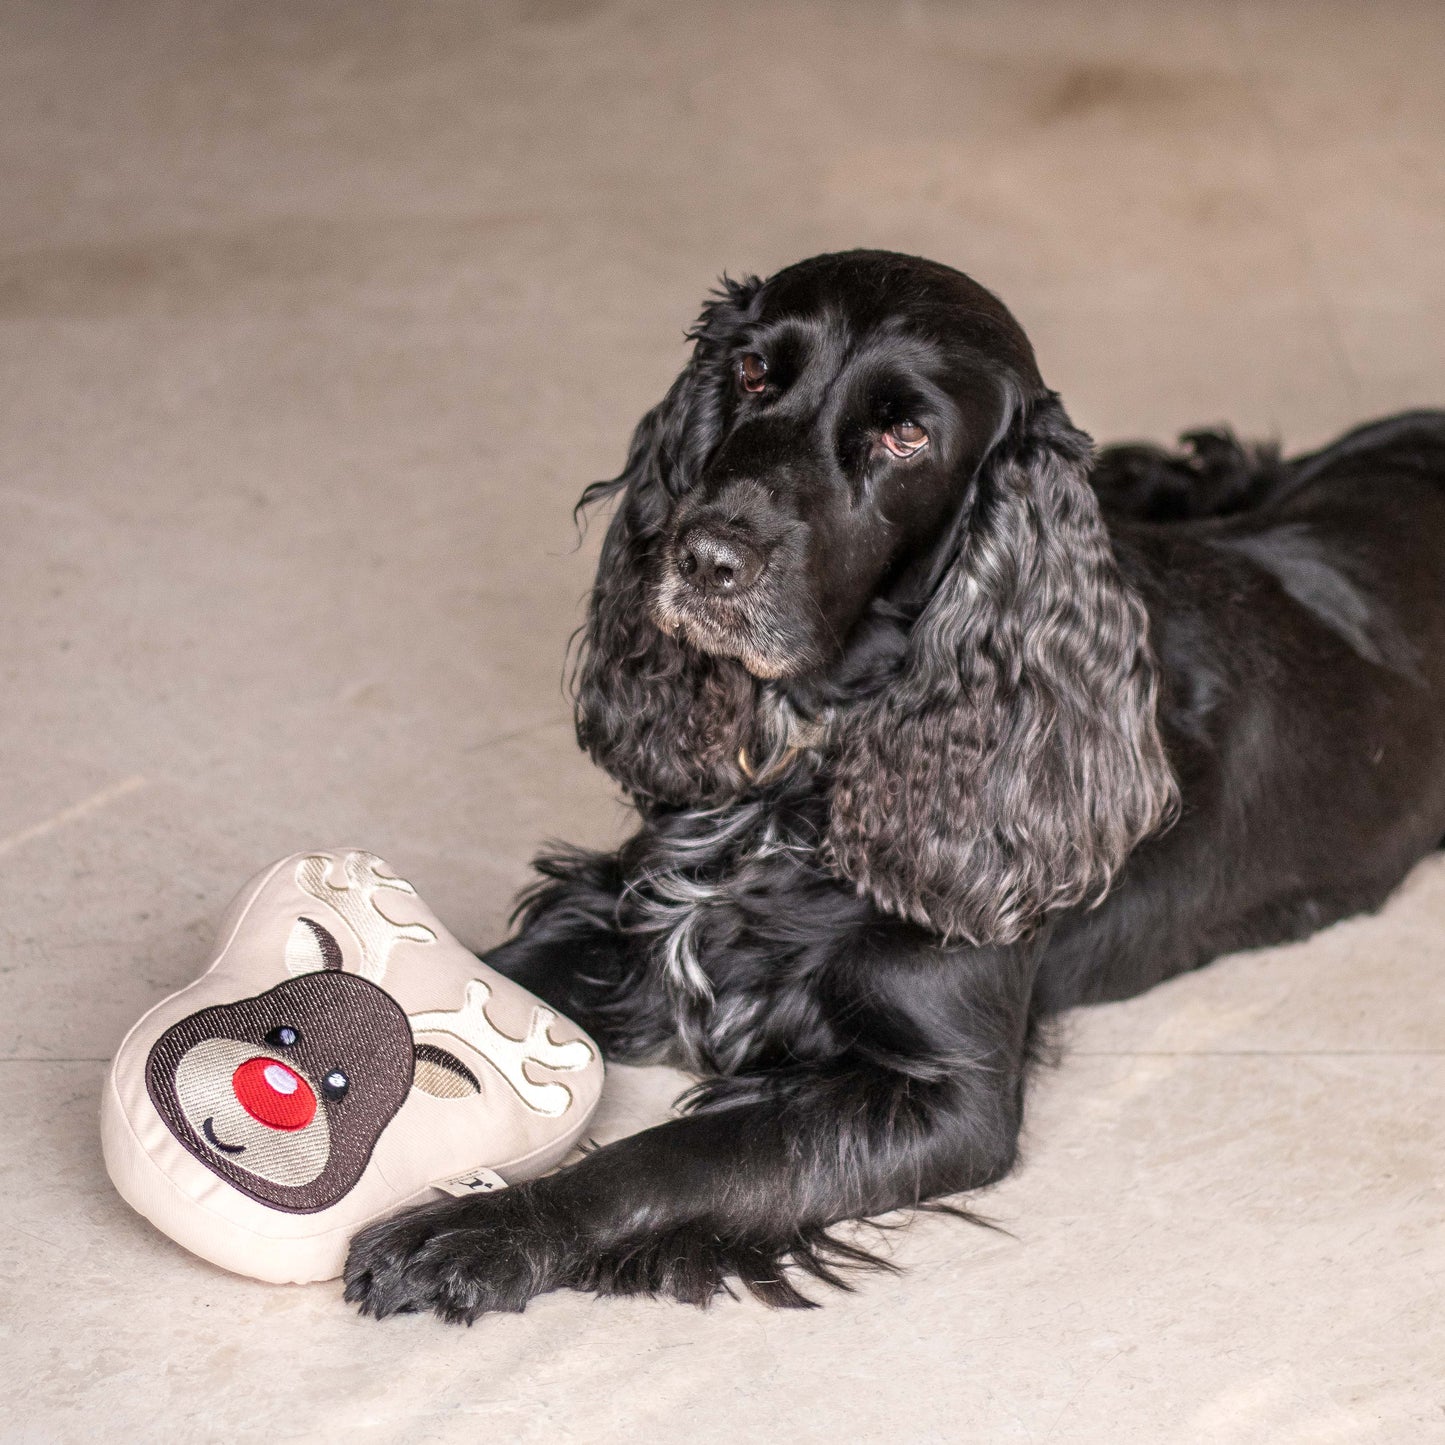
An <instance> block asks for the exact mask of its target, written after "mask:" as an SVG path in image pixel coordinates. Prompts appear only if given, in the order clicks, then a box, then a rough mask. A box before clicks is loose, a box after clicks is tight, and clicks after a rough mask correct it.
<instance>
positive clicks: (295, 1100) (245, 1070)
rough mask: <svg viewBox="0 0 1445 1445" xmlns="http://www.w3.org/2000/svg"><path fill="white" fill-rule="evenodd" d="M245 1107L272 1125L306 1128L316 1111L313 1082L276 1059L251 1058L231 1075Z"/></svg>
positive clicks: (248, 1111) (277, 1127)
mask: <svg viewBox="0 0 1445 1445" xmlns="http://www.w3.org/2000/svg"><path fill="white" fill-rule="evenodd" d="M231 1087H232V1088H233V1089H234V1090H235V1091H236V1097H237V1098H238V1099H239V1100H240V1101H241V1107H242V1108H243V1109H244V1110H245V1111H246V1112H247V1113H248V1114H249V1115H250V1116H251V1117H252V1118H253V1119H259V1120H260V1121H261V1123H263V1124H265V1125H267V1126H268V1127H270V1128H272V1129H304V1128H305V1127H306V1126H307V1125H308V1124H309V1123H310V1122H311V1120H312V1118H313V1116H314V1115H315V1113H316V1095H315V1094H313V1093H312V1092H311V1085H310V1084H308V1083H307V1082H306V1080H305V1079H303V1078H302V1077H301V1075H300V1074H298V1073H297V1072H296V1070H295V1069H288V1068H287V1067H286V1065H285V1064H281V1063H277V1061H276V1060H275V1059H265V1058H261V1059H247V1060H246V1062H245V1063H244V1064H242V1065H241V1067H240V1068H239V1069H237V1070H236V1072H235V1073H234V1074H232V1075H231Z"/></svg>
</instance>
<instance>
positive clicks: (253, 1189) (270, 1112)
mask: <svg viewBox="0 0 1445 1445" xmlns="http://www.w3.org/2000/svg"><path fill="white" fill-rule="evenodd" d="M313 927H319V925H313ZM322 931H323V932H324V930H322ZM327 936H328V938H329V937H330V935H329V934H328V935H327ZM337 956H338V957H339V950H337ZM444 1052H445V1051H444V1050H431V1049H430V1048H428V1050H427V1053H426V1055H425V1056H424V1057H423V1058H422V1059H418V1057H417V1052H416V1050H415V1049H414V1047H413V1039H412V1032H411V1025H410V1024H409V1023H408V1021H407V1017H406V1015H405V1014H404V1013H403V1012H402V1010H401V1008H400V1006H399V1005H398V1004H397V1003H396V1001H395V1000H394V999H393V998H392V997H391V996H390V994H387V993H385V992H384V991H383V990H382V989H380V988H378V987H377V986H376V985H375V984H373V983H370V982H368V981H367V980H366V979H364V978H359V977H358V976H357V975H355V974H350V973H343V972H341V971H340V970H339V969H337V968H334V967H328V968H326V969H324V970H320V971H317V972H314V973H306V974H302V975H301V976H300V977H299V978H293V979H288V980H287V981H286V982H285V983H280V984H277V985H276V987H275V988H272V989H269V990H267V991H266V992H265V993H262V994H257V995H256V996H255V997H254V998H247V999H240V1000H238V1001H237V1002H235V1003H228V1004H216V1005H214V1006H212V1007H211V1008H205V1009H201V1010H199V1011H198V1012H197V1013H193V1014H191V1015H189V1016H188V1017H187V1018H184V1019H182V1020H181V1021H180V1022H179V1023H177V1024H174V1025H172V1026H171V1027H170V1028H169V1029H167V1030H166V1032H165V1033H163V1034H162V1035H161V1036H160V1038H158V1039H157V1040H156V1042H155V1044H154V1045H153V1046H152V1048H151V1051H150V1054H149V1056H148V1057H147V1059H146V1089H147V1091H148V1092H149V1094H150V1097H151V1101H152V1102H153V1103H154V1104H155V1107H156V1110H157V1111H158V1112H159V1114H160V1116H161V1118H162V1119H164V1120H165V1122H166V1125H167V1127H168V1128H169V1129H170V1131H171V1133H173V1134H174V1135H175V1136H176V1138H177V1139H179V1140H180V1142H181V1143H182V1144H183V1145H184V1146H185V1147H186V1148H187V1149H188V1150H189V1151H190V1152H191V1153H192V1154H193V1155H194V1156H195V1157H196V1158H197V1159H199V1160H200V1161H201V1163H203V1164H204V1165H205V1166H206V1167H207V1168H208V1169H211V1170H212V1171H214V1172H215V1173H216V1174H218V1175H220V1176H221V1178H223V1179H225V1180H226V1181H227V1182H228V1183H229V1184H232V1185H234V1186H235V1187H236V1188H237V1189H239V1190H241V1191H242V1193H244V1194H248V1195H250V1196H251V1197H252V1198H253V1199H257V1200H260V1201H261V1202H262V1203H263V1204H268V1205H271V1206H272V1207H274V1208H276V1209H284V1210H287V1211H290V1212H293V1213H298V1214H311V1213H314V1212H315V1211H317V1210H320V1209H325V1208H327V1207H328V1206H329V1205H332V1204H335V1203H336V1201H337V1200H338V1199H340V1198H342V1197H343V1196H344V1195H345V1194H346V1193H347V1192H348V1190H350V1189H351V1188H352V1187H353V1186H354V1185H355V1184H356V1182H357V1180H358V1179H360V1178H361V1176H362V1174H363V1172H364V1171H365V1169H366V1166H367V1164H368V1162H369V1161H370V1159H371V1154H372V1150H373V1149H374V1148H375V1147H376V1141H377V1140H378V1139H379V1138H380V1137H381V1133H382V1130H384V1129H385V1128H386V1126H387V1125H388V1124H389V1123H390V1122H391V1121H392V1119H393V1118H394V1117H395V1115H396V1112H397V1110H398V1109H400V1108H401V1106H402V1103H403V1102H404V1101H405V1099H406V1096H407V1091H408V1090H409V1089H410V1088H411V1087H412V1084H413V1082H416V1083H417V1085H418V1086H419V1087H421V1088H424V1089H426V1090H427V1092H429V1093H440V1092H442V1091H441V1090H440V1089H438V1088H437V1087H436V1083H437V1081H440V1080H445V1081H447V1084H448V1087H447V1090H446V1093H447V1094H448V1095H451V1096H455V1095H456V1094H457V1093H458V1092H476V1090H477V1082H476V1079H475V1078H474V1077H473V1076H472V1075H471V1074H470V1072H469V1071H468V1070H467V1069H465V1068H464V1067H463V1065H462V1064H461V1062H460V1060H457V1059H455V1058H451V1057H450V1056H448V1058H447V1060H446V1061H440V1060H438V1059H436V1058H434V1057H432V1055H433V1054H436V1053H444ZM467 1085H470V1088H469V1089H468V1088H467V1087H466V1086H467Z"/></svg>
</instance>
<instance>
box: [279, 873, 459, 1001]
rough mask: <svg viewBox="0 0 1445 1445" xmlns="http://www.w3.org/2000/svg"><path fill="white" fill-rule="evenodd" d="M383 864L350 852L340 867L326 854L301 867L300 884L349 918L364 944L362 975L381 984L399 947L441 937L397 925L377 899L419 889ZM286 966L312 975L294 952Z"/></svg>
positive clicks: (413, 926) (413, 893)
mask: <svg viewBox="0 0 1445 1445" xmlns="http://www.w3.org/2000/svg"><path fill="white" fill-rule="evenodd" d="M383 866H384V865H382V862H381V859H380V858H378V857H377V856H376V855H375V854H374V853H360V852H356V853H347V854H345V855H344V856H343V857H342V858H341V860H340V863H339V865H338V862H337V860H336V859H335V858H334V857H331V856H328V855H326V854H320V853H314V854H312V855H311V856H309V857H306V858H303V859H302V860H301V861H300V862H299V863H298V864H297V865H296V883H297V886H298V887H299V888H300V889H301V890H302V892H304V893H309V894H310V895H311V897H312V898H314V899H316V900H317V901H318V902H319V903H324V904H326V905H327V907H328V908H334V909H335V910H336V912H337V913H339V914H340V915H341V916H342V918H344V919H345V920H346V922H347V924H348V926H349V927H350V929H351V931H352V932H353V933H354V934H355V935H356V937H357V940H358V941H359V942H360V944H361V956H362V961H361V967H360V968H358V969H357V970H356V971H357V972H358V973H359V974H360V975H361V976H362V977H363V978H365V979H369V980H370V981H371V982H372V983H378V984H379V983H380V982H381V980H382V979H383V978H384V977H385V975H386V965H387V963H388V961H389V960H390V958H391V951H392V949H393V948H395V947H396V945H397V944H398V943H401V942H403V941H404V942H407V943H434V942H435V941H436V934H435V933H433V932H432V931H431V929H430V928H428V927H427V926H426V925H425V924H424V923H395V922H393V921H392V920H391V919H390V918H388V917H387V916H386V914H384V913H383V912H382V911H381V906H380V904H379V903H378V902H377V897H376V895H377V894H378V893H379V892H381V891H382V890H383V889H386V890H388V891H389V892H392V893H403V894H409V895H410V896H411V897H413V898H415V897H416V889H415V888H413V887H412V886H411V884H410V883H408V882H407V881H406V879H405V878H393V877H392V876H391V875H390V874H389V873H385V872H383V871H382V868H383ZM338 871H339V874H340V877H339V879H338V877H337V874H338ZM286 966H287V967H288V968H289V969H290V970H291V971H292V972H293V973H298V972H304V971H306V970H305V968H302V967H297V966H296V964H295V963H294V962H293V959H292V956H291V950H289V949H288V950H287V959H286Z"/></svg>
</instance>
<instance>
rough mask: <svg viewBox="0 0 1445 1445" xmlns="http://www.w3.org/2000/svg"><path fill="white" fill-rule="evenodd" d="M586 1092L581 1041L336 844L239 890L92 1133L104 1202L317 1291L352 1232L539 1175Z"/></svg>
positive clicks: (160, 1009)
mask: <svg viewBox="0 0 1445 1445" xmlns="http://www.w3.org/2000/svg"><path fill="white" fill-rule="evenodd" d="M601 1088H602V1060H601V1056H600V1054H599V1053H598V1050H597V1047H596V1045H595V1044H593V1043H592V1041H591V1040H590V1039H588V1038H587V1037H586V1036H585V1035H584V1034H582V1032H581V1030H579V1029H578V1028H576V1027H575V1026H574V1025H573V1024H570V1023H568V1022H567V1021H566V1020H565V1019H560V1018H558V1017H557V1015H556V1014H554V1013H553V1012H552V1011H551V1010H550V1009H548V1008H546V1007H544V1006H543V1005H542V1004H541V1003H539V1002H538V1001H537V1000H536V999H535V998H534V997H533V996H532V995H531V994H529V993H528V992H527V991H526V990H525V989H523V988H521V987H519V986H518V985H517V984H514V983H512V982H511V981H509V980H508V979H505V978H503V977H502V976H501V975H500V974H498V973H496V972H495V971H494V970H492V969H489V968H487V967H486V966H485V965H484V964H482V963H480V962H478V960H477V959H476V958H475V957H474V956H473V955H472V954H471V953H469V952H467V950H466V949H464V948H463V947H462V946H461V945H460V944H459V943H457V941H456V940H455V939H454V938H453V937H452V936H451V935H450V934H449V933H448V932H447V931H446V929H445V928H443V927H442V925H441V924H440V923H439V922H438V921H437V918H436V916H435V915H434V914H433V913H432V912H431V910H430V909H429V908H428V907H427V906H426V904H424V903H423V902H422V901H421V899H420V898H418V897H417V895H416V891H415V890H414V889H413V888H412V886H411V885H410V884H409V883H407V882H406V881H405V880H403V879H401V878H398V877H396V876H395V875H394V874H393V873H392V871H391V869H390V868H388V867H387V866H386V864H385V863H383V862H382V861H381V860H380V859H379V858H376V857H374V856H373V855H372V854H370V853H363V852H360V851H358V850H351V849H337V850H334V851H328V852H316V853H298V854H295V855H294V856H292V857H290V858H285V859H282V861H281V862H279V863H276V864H274V865H273V866H272V867H270V868H268V869H266V870H265V871H264V872H263V873H261V874H260V875H258V876H257V877H256V878H254V879H253V880H252V881H251V882H250V883H249V884H247V886H246V887H245V888H244V889H242V891H241V893H240V894H239V895H238V896H237V898H236V899H235V901H234V902H233V903H232V904H231V907H230V909H229V910H228V912H227V914H226V917H225V919H224V920H223V922H222V925H221V929H220V932H219V935H218V941H217V949H216V954H215V958H214V960H213V961H212V963H211V966H210V968H209V969H208V970H207V971H206V973H205V974H203V975H202V976H201V977H200V978H199V979H197V980H196V981H195V982H194V983H192V984H190V985H189V986H188V987H187V988H184V989H182V990H181V991H180V992H179V993H176V994H172V995H171V997H170V998H168V999H166V1000H165V1001H164V1002H163V1003H160V1004H158V1005H157V1006H156V1007H155V1008H153V1009H152V1010H151V1011H150V1012H149V1013H148V1014H147V1015H146V1016H145V1017H144V1018H143V1019H142V1020H141V1021H140V1022H139V1023H138V1024H137V1025H136V1026H135V1028H133V1029H132V1030H131V1031H130V1034H129V1035H128V1036H127V1038H126V1040H125V1042H124V1043H123V1044H122V1045H121V1046H120V1051H119V1053H117V1054H116V1057H115V1060H114V1062H113V1063H112V1064H111V1069H110V1077H109V1079H108V1081H107V1083H106V1089H105V1096H104V1100H103V1103H102V1107H101V1138H102V1143H103V1145H104V1149H105V1162H106V1167H107V1169H108V1170H109V1171H110V1177H111V1179H112V1180H113V1181H114V1183H115V1186H116V1188H117V1189H118V1190H119V1191H120V1193H121V1195H122V1196H123V1197H124V1198H125V1200H126V1201H127V1202H128V1203H129V1204H130V1205H131V1206H132V1207H133V1208H135V1209H136V1210H138V1211H139V1212H140V1213H141V1214H143V1215H144V1216H145V1217H146V1218H147V1219H149V1220H150V1221H151V1222H152V1223H153V1224H155V1225H156V1226H157V1228H159V1229H161V1230H163V1231H164V1232H165V1233H166V1234H168V1235H170V1236H171V1237H172V1238H173V1239H175V1240H177V1241H178V1242H179V1243H181V1244H183V1245H184V1246H185V1247H186V1248H187V1249H189V1250H192V1251H193V1252H194V1253H196V1254H198V1255H201V1256H202V1257H203V1258H205V1259H209V1260H211V1261H213V1262H214V1263H216V1264H219V1265H222V1266H224V1267H225V1268H226V1269H231V1270H235V1271H236V1272H237V1273H240V1274H247V1275H252V1276H254V1277H256V1278H257V1279H265V1280H274V1281H277V1282H282V1281H303V1280H318V1279H333V1278H335V1277H336V1276H337V1275H339V1274H340V1273H341V1269H342V1265H343V1264H344V1262H345V1259H346V1248H347V1244H348V1242H349V1240H350V1238H351V1236H352V1235H353V1234H354V1233H355V1232H356V1231H357V1230H358V1229H359V1228H360V1227H361V1226H362V1225H364V1224H367V1223H369V1222H370V1221H371V1220H373V1219H376V1218H378V1217H380V1216H381V1215H384V1214H389V1213H391V1212H392V1211H393V1210H395V1209H398V1208H401V1207H402V1206H404V1205H408V1204H416V1203H420V1202H422V1201H423V1200H426V1199H428V1198H434V1197H436V1191H437V1190H444V1191H446V1192H449V1193H453V1194H466V1193H472V1192H480V1191H484V1190H489V1189H498V1188H504V1187H505V1186H506V1185H507V1184H508V1183H510V1182H512V1181H514V1180H518V1179H525V1178H530V1177H531V1176H533V1175H536V1174H541V1173H543V1172H544V1171H545V1170H547V1169H548V1168H550V1167H551V1166H552V1165H553V1164H555V1163H556V1162H557V1161H558V1160H559V1159H561V1157H562V1156H563V1155H564V1154H566V1153H567V1151H568V1150H569V1149H570V1148H571V1147H572V1145H573V1144H574V1143H575V1142H576V1141H577V1138H578V1136H579V1135H580V1134H581V1131H582V1129H583V1128H584V1126H585V1125H586V1123H587V1120H588V1118H589V1117H590V1116H591V1114H592V1110H593V1108H594V1107H595V1105H596V1103H597V1098H598V1095H599V1094H600V1092H601Z"/></svg>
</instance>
